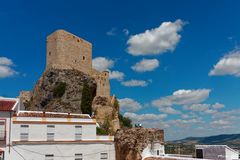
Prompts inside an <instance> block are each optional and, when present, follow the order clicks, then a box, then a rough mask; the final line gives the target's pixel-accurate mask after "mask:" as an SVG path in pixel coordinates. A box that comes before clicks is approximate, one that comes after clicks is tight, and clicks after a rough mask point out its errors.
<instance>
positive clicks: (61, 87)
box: [53, 82, 67, 98]
mask: <svg viewBox="0 0 240 160" xmlns="http://www.w3.org/2000/svg"><path fill="white" fill-rule="evenodd" d="M66 86H67V84H66V83H65V82H58V83H56V84H55V86H54V88H53V97H54V98H61V97H62V96H63V95H64V93H65V90H66Z"/></svg>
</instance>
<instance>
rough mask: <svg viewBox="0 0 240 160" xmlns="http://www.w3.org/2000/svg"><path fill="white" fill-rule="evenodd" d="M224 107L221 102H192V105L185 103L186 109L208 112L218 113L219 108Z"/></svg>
mask: <svg viewBox="0 0 240 160" xmlns="http://www.w3.org/2000/svg"><path fill="white" fill-rule="evenodd" d="M223 107H224V105H223V104H221V103H215V104H212V105H211V104H201V103H200V104H191V105H184V106H183V109H184V110H190V111H193V112H202V113H203V112H204V113H207V114H216V113H217V112H218V110H219V109H222V108H223Z"/></svg>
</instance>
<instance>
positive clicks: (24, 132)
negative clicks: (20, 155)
mask: <svg viewBox="0 0 240 160" xmlns="http://www.w3.org/2000/svg"><path fill="white" fill-rule="evenodd" d="M20 127H21V128H20V140H21V141H28V132H29V126H28V125H21V126H20Z"/></svg>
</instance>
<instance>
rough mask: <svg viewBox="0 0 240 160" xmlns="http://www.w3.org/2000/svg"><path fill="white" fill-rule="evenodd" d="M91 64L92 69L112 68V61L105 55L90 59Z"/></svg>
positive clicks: (103, 69) (104, 69)
mask: <svg viewBox="0 0 240 160" xmlns="http://www.w3.org/2000/svg"><path fill="white" fill-rule="evenodd" d="M92 66H93V68H94V69H96V70H98V71H100V72H102V71H106V70H109V69H110V68H112V67H113V66H114V61H113V60H111V59H108V58H105V57H96V58H94V59H93V60H92Z"/></svg>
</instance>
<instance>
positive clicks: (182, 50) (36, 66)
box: [0, 0, 240, 139]
mask: <svg viewBox="0 0 240 160" xmlns="http://www.w3.org/2000/svg"><path fill="white" fill-rule="evenodd" d="M239 6H240V2H239V1H234V0H233V1H231V2H229V1H217V0H216V1H193V0H192V1H190V0H185V1H177V0H175V1H174V0H171V1H157V0H155V1H153V0H149V1H124V0H122V1H104V2H103V1H97V0H96V1H77V0H72V1H62V0H58V1H44V0H43V1H38V2H37V1H20V0H19V1H3V2H1V5H0V35H1V36H0V57H1V58H0V95H1V96H5V97H16V96H18V94H19V91H21V90H31V89H32V88H33V86H34V84H35V83H36V81H37V80H38V78H39V77H40V76H41V74H42V72H43V70H44V68H45V58H46V57H45V50H46V44H45V43H46V36H47V35H49V34H50V33H51V32H53V31H55V30H56V29H65V30H67V31H69V32H72V33H74V34H75V35H78V36H79V37H82V38H84V39H86V40H88V41H90V42H91V43H92V44H93V57H94V58H95V59H94V64H95V67H96V68H97V69H109V70H110V72H111V78H112V79H111V92H112V94H115V95H117V97H118V98H119V100H120V104H121V106H122V108H121V111H122V113H123V114H124V115H125V116H128V117H130V118H131V119H133V121H134V122H135V123H142V124H143V125H144V126H145V127H160V128H164V129H165V132H166V138H167V139H179V138H183V137H186V136H205V135H214V134H222V133H239V131H240V130H239V128H240V126H239V124H238V123H237V122H238V120H239V118H238V116H237V114H239V113H240V109H239V106H240V101H239V95H240V85H239V84H240V52H239V50H238V47H239V42H240V31H239V28H240V20H239V16H240V11H239V9H240V8H239ZM99 64H102V66H101V65H99ZM123 75H124V76H123ZM189 131H191V132H189Z"/></svg>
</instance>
